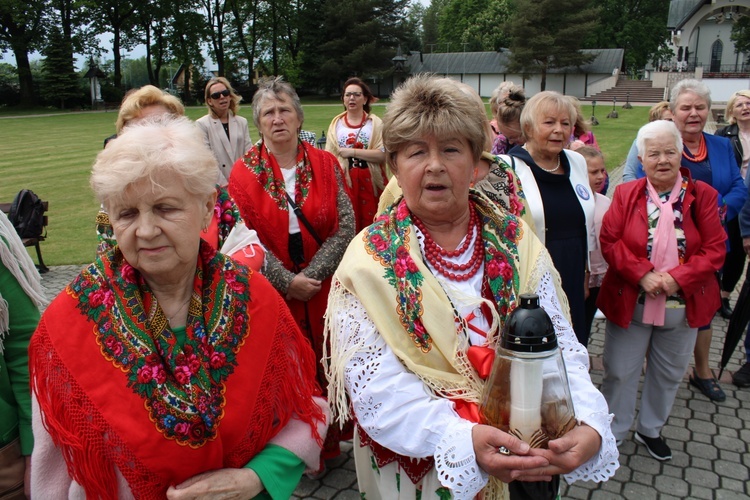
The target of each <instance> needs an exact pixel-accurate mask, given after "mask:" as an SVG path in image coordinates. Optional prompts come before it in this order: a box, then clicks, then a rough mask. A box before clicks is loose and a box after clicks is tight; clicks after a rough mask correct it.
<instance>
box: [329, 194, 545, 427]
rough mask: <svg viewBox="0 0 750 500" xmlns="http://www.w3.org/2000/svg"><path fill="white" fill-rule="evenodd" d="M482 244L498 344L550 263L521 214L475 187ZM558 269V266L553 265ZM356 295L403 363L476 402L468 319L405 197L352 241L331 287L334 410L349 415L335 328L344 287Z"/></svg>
mask: <svg viewBox="0 0 750 500" xmlns="http://www.w3.org/2000/svg"><path fill="white" fill-rule="evenodd" d="M471 199H472V201H474V203H475V207H476V209H477V211H478V214H479V217H480V221H481V225H482V239H483V242H484V246H485V263H484V281H485V284H484V295H485V296H489V297H491V301H489V302H490V303H491V304H492V307H491V308H490V309H491V311H492V313H493V316H495V319H496V320H497V321H495V322H494V323H495V324H497V325H498V326H497V328H496V329H495V330H494V331H491V332H489V333H488V336H487V338H488V343H489V345H490V346H494V343H495V341H496V340H497V338H498V337H499V334H500V332H501V330H502V326H503V324H504V321H505V318H506V316H507V315H508V314H509V313H510V311H511V310H512V309H513V308H515V302H516V297H517V296H518V294H519V293H523V292H527V291H535V290H536V287H537V286H538V284H539V280H540V279H541V277H542V276H543V274H544V272H545V271H548V270H550V269H553V268H552V264H551V261H550V259H549V255H548V254H547V253H546V251H544V248H543V246H542V245H541V243H540V242H539V240H538V239H537V238H536V237H534V236H533V234H530V233H528V228H527V227H526V226H525V224H524V223H523V222H522V221H521V220H520V219H519V218H517V217H515V216H513V215H510V214H508V213H506V212H502V211H501V210H500V209H499V208H497V206H495V205H494V203H492V202H491V201H489V200H488V199H487V198H486V197H485V196H484V195H482V194H480V193H478V192H476V191H472V192H471ZM553 272H554V271H553ZM345 293H351V294H353V295H355V296H356V297H357V298H358V299H359V300H360V302H361V303H362V304H363V306H364V307H365V310H366V311H367V314H368V317H369V318H370V320H371V321H373V322H374V323H375V326H376V327H377V328H378V332H379V333H380V335H382V336H383V338H384V339H385V341H386V342H387V343H388V346H389V347H390V348H391V349H392V350H393V351H394V353H395V354H396V355H397V356H398V357H399V359H401V360H402V362H403V363H404V365H405V366H406V367H407V368H408V369H409V370H410V371H413V372H414V373H415V374H417V375H418V376H419V377H420V378H421V379H422V380H423V381H424V382H425V384H426V385H427V386H428V387H429V388H430V390H431V391H432V392H433V393H435V394H436V395H437V396H439V397H447V398H451V399H463V400H465V401H468V402H479V399H480V396H481V389H482V381H481V379H480V378H479V376H478V375H477V373H476V371H475V370H474V369H473V368H472V367H471V364H470V363H469V362H468V360H467V358H466V349H467V348H468V336H467V334H466V333H465V329H466V328H467V327H466V322H465V321H464V320H462V319H461V318H460V316H459V315H458V313H457V311H456V310H455V308H454V307H453V305H452V304H451V302H450V299H449V298H448V296H447V294H446V293H445V292H444V291H443V289H442V287H441V286H440V284H439V283H438V281H437V279H435V277H434V276H433V275H432V273H431V272H430V271H429V269H428V268H427V266H426V264H425V263H424V261H423V258H422V255H421V252H420V248H419V244H418V243H417V238H416V235H415V233H414V229H413V227H412V224H411V215H410V212H409V210H408V208H407V206H406V203H405V201H404V200H401V201H400V202H399V203H398V204H396V205H394V206H392V208H391V210H390V211H388V212H386V213H384V214H382V215H381V216H380V217H379V218H378V220H376V222H375V223H374V224H373V225H372V226H370V227H369V228H368V229H366V230H365V231H363V232H362V233H360V235H359V236H358V237H357V238H355V239H354V240H353V241H352V243H351V244H350V245H349V248H348V249H347V251H346V254H345V255H344V258H343V260H342V261H341V264H340V265H339V268H338V270H337V271H336V274H335V275H334V283H333V285H332V290H331V293H330V295H329V305H328V316H329V319H328V320H327V321H326V334H327V336H328V339H329V340H330V343H331V351H330V358H329V359H327V360H326V361H327V362H328V376H329V380H330V384H329V388H328V390H329V396H330V398H329V399H330V401H331V404H332V407H333V408H334V410H335V413H336V414H338V415H339V416H340V417H341V416H343V417H348V416H349V409H348V406H347V403H346V397H345V394H344V377H343V370H344V367H345V366H346V363H347V362H348V361H349V359H350V357H351V355H353V353H351V352H344V350H343V346H342V345H341V340H340V339H341V338H344V337H345V334H344V333H343V332H337V331H335V328H336V326H335V325H336V322H335V321H331V320H330V317H333V316H335V314H336V312H337V305H338V304H339V302H340V296H341V294H345Z"/></svg>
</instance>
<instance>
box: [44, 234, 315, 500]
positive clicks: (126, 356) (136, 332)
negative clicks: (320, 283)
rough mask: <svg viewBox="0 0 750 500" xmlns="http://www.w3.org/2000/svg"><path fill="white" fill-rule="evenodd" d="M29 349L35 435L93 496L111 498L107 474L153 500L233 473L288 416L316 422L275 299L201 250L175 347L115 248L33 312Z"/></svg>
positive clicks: (306, 377) (307, 374) (301, 366)
mask: <svg viewBox="0 0 750 500" xmlns="http://www.w3.org/2000/svg"><path fill="white" fill-rule="evenodd" d="M29 353H30V371H31V373H32V386H33V388H34V391H35V393H36V397H37V400H38V402H39V405H40V408H41V411H42V414H43V418H44V424H45V427H46V429H47V430H48V431H49V433H50V435H51V437H52V439H53V441H54V442H55V444H56V445H57V446H58V447H59V448H61V449H62V451H63V456H64V457H65V460H66V462H67V465H68V471H69V474H70V476H71V478H72V479H73V480H75V481H76V482H78V483H79V484H81V485H82V486H83V487H84V489H85V490H86V493H87V496H88V497H92V498H97V497H102V498H114V497H116V490H115V488H116V480H115V468H117V469H118V470H119V471H120V472H121V473H122V475H123V477H124V478H125V479H126V480H127V482H128V485H129V486H130V488H131V490H132V492H133V494H134V496H135V497H136V498H164V495H165V492H166V489H167V487H168V486H170V485H173V484H179V483H180V482H182V481H184V480H186V479H188V478H190V477H192V476H194V475H196V474H198V473H201V472H205V471H209V470H214V469H221V468H226V467H242V466H244V465H245V464H246V463H247V462H249V460H250V459H251V458H252V457H253V456H254V455H256V454H257V453H258V452H259V451H260V450H262V449H263V447H264V446H265V445H266V443H267V442H268V441H269V439H271V438H272V437H273V436H274V435H275V434H276V433H277V432H278V431H279V430H280V429H281V428H283V427H284V425H286V423H287V422H288V420H289V418H290V417H291V416H292V414H296V415H298V416H299V418H300V419H301V420H302V421H304V422H307V423H310V424H312V425H311V426H312V427H313V429H314V428H315V425H314V424H315V422H317V421H319V420H321V419H322V418H323V415H322V413H321V412H320V410H319V408H318V407H317V406H316V405H315V403H314V402H313V401H312V396H313V395H314V394H319V388H318V387H317V386H316V383H315V378H314V377H315V365H316V363H315V358H314V356H313V353H312V350H311V349H310V346H309V344H308V343H307V342H306V340H305V339H304V338H303V337H302V335H301V334H300V332H299V330H298V329H297V328H296V326H295V325H294V322H293V320H292V318H291V315H290V314H289V311H288V309H287V308H286V306H285V305H284V303H283V300H282V299H281V297H280V296H279V295H278V294H277V293H276V292H275V291H274V289H273V288H272V287H271V285H270V284H269V283H268V282H267V281H266V280H265V278H263V277H262V276H261V275H259V274H252V272H251V271H249V270H248V269H247V268H245V267H244V266H242V265H240V264H237V263H236V262H235V261H233V260H231V259H229V258H227V257H225V256H223V255H222V254H220V253H217V252H216V251H215V250H214V249H212V248H211V247H210V246H209V245H208V244H207V243H205V242H201V251H200V256H199V260H198V264H197V267H196V273H195V278H194V284H193V295H192V298H191V301H190V305H189V313H188V320H187V326H186V339H185V341H184V343H182V344H181V345H180V342H178V340H177V337H176V335H175V334H174V333H173V332H172V330H171V329H170V327H169V323H168V322H167V320H166V318H165V317H164V313H163V312H162V310H161V308H160V307H159V305H158V303H157V302H156V300H155V298H154V296H153V293H152V292H151V291H150V289H149V287H148V285H147V283H146V282H145V281H144V279H143V278H142V277H141V276H140V274H139V273H138V271H137V270H135V269H134V268H133V267H132V266H130V265H129V264H128V263H127V262H126V261H125V260H124V259H123V257H122V253H121V252H120V251H119V249H118V248H115V249H113V250H111V251H109V252H107V253H105V254H103V255H100V256H99V257H98V258H97V260H96V261H95V262H94V263H93V264H91V265H89V266H88V267H86V268H85V269H83V270H82V271H81V274H80V275H79V276H78V277H77V278H76V279H75V280H74V281H73V282H72V283H71V284H70V285H68V287H67V288H66V289H65V290H64V291H63V292H62V293H61V294H60V295H59V296H58V297H57V299H55V301H54V302H53V303H52V304H51V305H50V307H49V308H48V309H47V310H46V311H45V313H44V315H43V317H42V320H41V322H40V325H39V328H38V329H37V331H36V333H35V334H34V337H33V339H32V341H31V345H30V348H29ZM289 380H294V381H295V383H294V384H290V383H289ZM313 432H315V431H313ZM315 437H316V438H317V439H318V441H320V437H319V436H317V435H316V436H315Z"/></svg>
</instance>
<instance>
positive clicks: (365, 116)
mask: <svg viewBox="0 0 750 500" xmlns="http://www.w3.org/2000/svg"><path fill="white" fill-rule="evenodd" d="M348 115H349V113H344V123H345V124H346V126H347V127H349V128H362V127H364V126H365V123H366V122H367V113H365V115H364V116H363V117H362V123H360V124H359V125H352V124H351V123H349V120H347V119H346V117H347V116H348Z"/></svg>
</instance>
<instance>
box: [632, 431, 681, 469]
mask: <svg viewBox="0 0 750 500" xmlns="http://www.w3.org/2000/svg"><path fill="white" fill-rule="evenodd" d="M635 440H636V441H637V442H638V443H641V444H642V445H644V446H645V447H646V449H647V450H648V453H649V455H651V456H652V457H654V458H655V459H657V460H659V461H662V462H663V461H664V460H670V459H671V458H672V450H670V449H669V446H667V443H665V442H664V440H663V439H662V438H661V437H655V438H650V437H646V436H642V435H641V433H639V432H636V433H635Z"/></svg>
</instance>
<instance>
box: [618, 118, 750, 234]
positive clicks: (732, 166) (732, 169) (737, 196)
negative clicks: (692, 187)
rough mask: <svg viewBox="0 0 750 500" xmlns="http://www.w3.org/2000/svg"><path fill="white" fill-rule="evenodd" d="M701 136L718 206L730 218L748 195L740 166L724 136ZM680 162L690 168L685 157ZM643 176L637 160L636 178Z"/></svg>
mask: <svg viewBox="0 0 750 500" xmlns="http://www.w3.org/2000/svg"><path fill="white" fill-rule="evenodd" d="M703 138H704V139H705V140H706V149H708V162H709V164H710V165H711V179H712V180H711V187H713V188H714V189H715V190H717V191H718V192H719V206H720V207H722V206H724V205H726V207H727V220H732V219H734V218H735V217H737V215H739V213H740V211H741V210H743V207H744V205H745V200H746V199H747V197H748V189H747V187H745V183H744V181H743V180H742V176H741V175H740V166H739V165H738V164H737V160H736V158H735V156H734V151H733V150H732V143H731V141H730V140H729V139H727V138H725V137H719V136H716V135H711V134H707V133H705V132H703ZM633 146H635V144H633ZM632 149H635V148H632ZM632 149H631V152H630V153H629V155H628V160H629V161H632V158H631V155H632V153H633V151H632ZM637 154H638V153H637V152H636V158H635V161H638V158H637ZM681 163H682V166H683V167H685V168H687V169H688V170H690V166H691V165H690V164H691V162H689V161H688V160H686V159H685V157H682V162H681ZM645 176H646V174H645V172H644V171H643V165H641V163H640V162H638V170H637V173H636V178H638V179H640V178H641V177H645ZM748 177H750V176H748ZM747 210H748V216H746V217H750V207H747ZM747 222H748V223H749V224H750V218H747ZM748 233H750V225H748ZM742 234H743V236H744V234H745V233H744V232H743V233H742Z"/></svg>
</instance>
